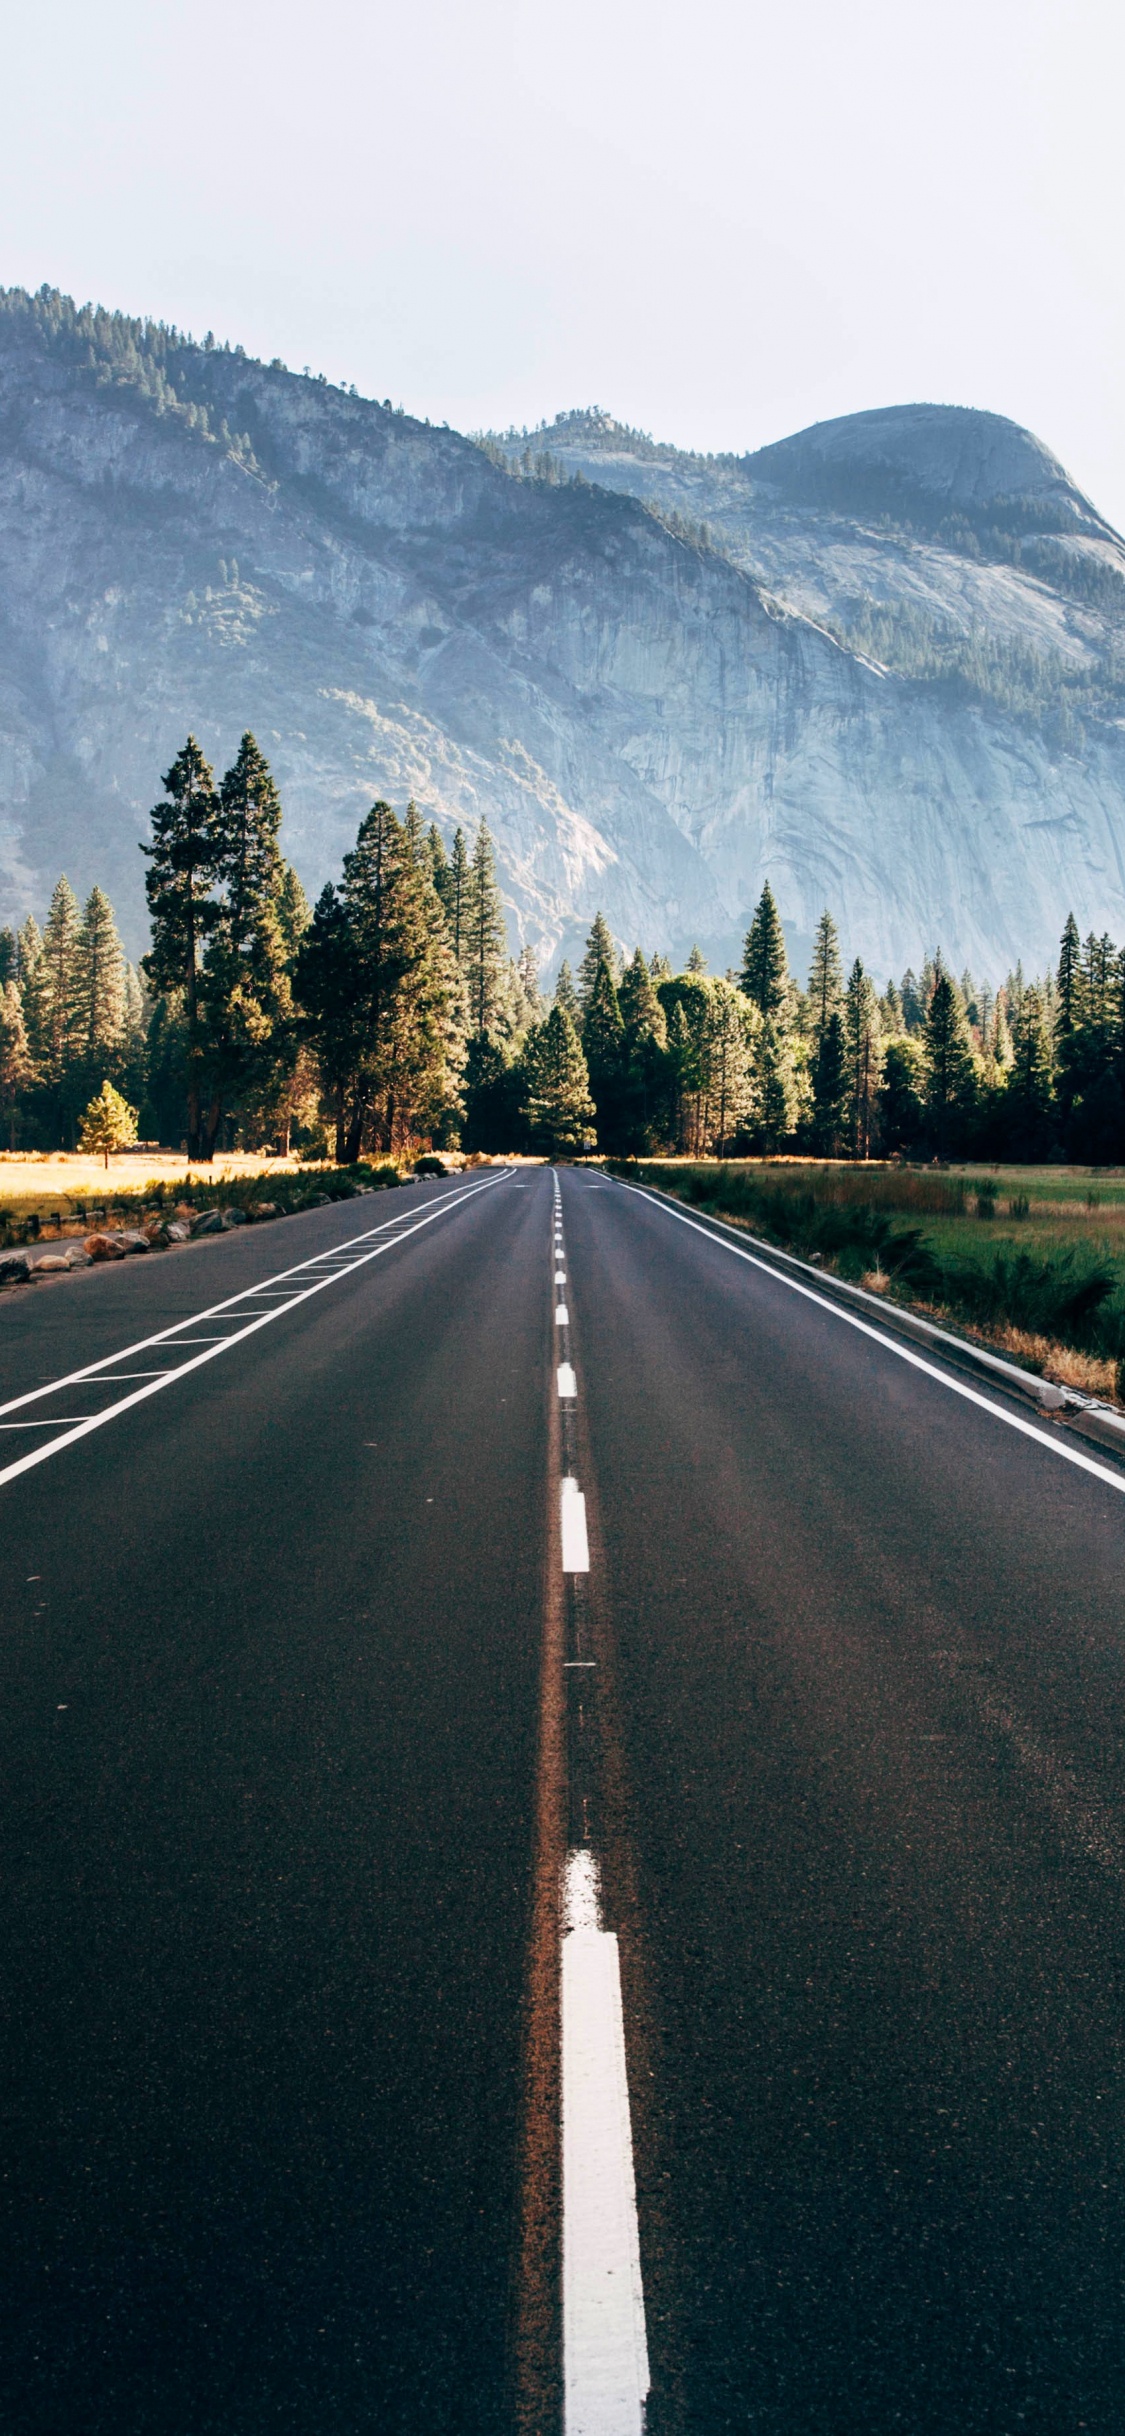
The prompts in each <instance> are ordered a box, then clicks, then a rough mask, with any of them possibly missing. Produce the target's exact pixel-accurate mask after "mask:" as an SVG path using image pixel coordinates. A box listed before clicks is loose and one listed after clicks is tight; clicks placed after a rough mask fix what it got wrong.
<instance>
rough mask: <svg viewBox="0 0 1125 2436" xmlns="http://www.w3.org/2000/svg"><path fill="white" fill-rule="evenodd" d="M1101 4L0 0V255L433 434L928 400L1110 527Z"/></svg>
mask: <svg viewBox="0 0 1125 2436" xmlns="http://www.w3.org/2000/svg"><path fill="white" fill-rule="evenodd" d="M1123 24H1125V21H1123V17H1122V12H1121V9H1120V7H1119V6H1111V5H1109V4H1108V0H1069V4H1068V5H1063V4H1062V0H1019V4H1018V5H1017V4H1016V0H941V5H935V4H933V0H914V4H913V5H912V4H911V0H899V4H898V5H889V4H888V0H854V4H853V5H851V6H848V5H846V4H844V0H779V4H778V5H776V6H770V7H765V6H762V5H761V4H760V0H751V4H750V5H744V6H736V5H733V4H732V0H692V5H691V6H690V7H689V6H686V5H671V4H670V0H646V4H645V5H641V4H640V0H572V5H571V6H570V7H569V8H568V9H567V10H565V11H563V10H559V9H557V8H552V9H548V8H546V7H543V6H538V5H529V4H528V0H475V5H473V6H466V5H465V4H464V0H457V4H454V0H400V4H399V5H394V6H390V5H387V0H370V4H368V5H359V4H358V0H318V4H317V5H315V6H313V5H307V4H306V0H222V4H221V5H220V4H219V0H190V5H189V4H186V0H38V5H37V6H36V7H34V8H28V7H27V6H26V0H19V5H15V4H14V0H0V29H2V35H3V48H2V51H0V59H2V63H3V74H2V86H0V281H3V282H5V283H8V284H12V283H18V284H22V285H26V286H38V285H39V283H40V282H41V281H42V280H44V279H46V280H49V281H50V282H52V283H53V284H55V285H58V286H60V287H62V288H65V289H67V290H69V291H70V292H71V293H72V294H74V295H75V296H77V297H78V298H80V299H85V298H87V297H95V298H98V299H99V300H101V301H102V302H104V303H106V304H112V305H118V306H120V307H122V308H123V309H126V310H129V311H132V312H141V313H151V314H153V315H156V316H158V317H163V318H164V319H166V320H171V321H176V322H178V323H179V324H180V325H181V327H187V328H191V329H193V330H194V331H195V332H196V333H197V334H202V332H203V331H205V330H206V329H208V328H211V329H213V330H214V331H215V333H216V335H217V336H219V337H220V338H223V337H226V338H230V339H231V340H232V341H233V340H241V341H242V343H243V344H244V345H245V346H246V347H247V349H248V350H249V351H250V352H251V353H253V354H260V355H264V356H267V357H268V356H272V355H280V356H282V357H284V358H285V360H286V361H287V362H288V363H289V364H291V365H292V366H294V367H295V368H297V369H300V368H301V367H302V366H303V365H305V364H308V365H309V366H310V367H311V368H312V369H313V370H314V371H324V372H326V373H327V374H328V375H329V377H330V378H332V379H334V380H341V381H352V380H354V381H355V382H356V384H357V386H358V387H359V388H360V389H361V390H363V391H365V392H366V393H368V394H370V395H372V396H376V397H380V398H381V397H385V396H388V395H389V396H390V397H392V398H393V399H394V401H395V402H396V403H398V402H399V401H401V402H402V403H403V404H404V405H405V406H407V407H408V408H409V409H410V410H411V411H412V412H415V413H418V414H428V415H430V416H431V417H432V418H434V419H435V420H437V421H442V420H446V419H447V420H448V421H450V422H451V423H454V424H457V425H459V426H460V427H462V428H471V427H476V426H479V425H486V424H507V423H509V422H516V423H524V422H529V423H531V422H536V421H538V419H539V418H540V417H541V416H543V415H551V414H553V413H555V411H556V410H557V409H559V408H561V407H568V406H574V405H587V404H591V403H593V402H597V403H599V404H601V405H604V406H607V407H610V408H611V409H612V410H613V411H614V413H616V414H618V415H620V416H622V417H623V418H625V419H626V420H628V421H630V422H634V423H639V424H640V425H642V427H643V428H645V429H647V430H650V431H653V432H655V433H657V434H658V435H660V436H662V437H667V438H671V439H675V440H677V441H679V442H681V443H682V444H684V445H687V446H695V447H702V448H735V449H743V448H749V447H755V446H757V445H759V444H760V443H761V442H763V441H766V440H770V439H775V438H777V437H779V436H780V435H781V434H782V433H784V432H787V431H792V430H796V429H798V428H800V426H801V425H803V424H806V423H810V422H814V421H817V420H819V419H820V418H821V417H823V416H827V415H834V414H842V413H846V412H849V411H851V410H853V409H857V408H861V407H865V406H878V405H884V404H887V403H890V402H892V401H897V400H904V399H910V398H937V399H943V400H947V401H951V402H955V403H957V404H962V405H977V406H989V407H992V408H994V409H996V410H998V411H999V412H1001V413H1004V414H1010V415H1013V416H1015V417H1016V418H1017V419H1018V420H1019V421H1021V422H1025V423H1028V424H1030V425H1031V427H1032V428H1033V429H1034V430H1036V431H1037V432H1038V433H1039V434H1040V436H1041V437H1042V438H1043V439H1045V440H1046V441H1047V442H1048V443H1049V444H1050V445H1051V446H1052V447H1053V448H1054V449H1055V450H1056V451H1057V453H1058V454H1059V455H1060V456H1061V457H1062V458H1063V460H1064V462H1065V463H1066V464H1067V465H1068V466H1069V468H1070V470H1071V471H1072V472H1073V473H1074V474H1075V476H1076V477H1077V479H1078V480H1079V481H1080V482H1081V483H1082V484H1083V485H1084V487H1085V488H1087V489H1088V490H1089V491H1090V492H1091V493H1092V494H1093V496H1094V498H1095V499H1096V501H1097V503H1098V505H1099V506H1100V507H1101V508H1102V510H1103V512H1104V513H1106V514H1108V515H1109V516H1111V517H1112V518H1113V520H1114V521H1115V522H1116V523H1117V524H1118V525H1125V425H1123V418H1122V390H1123V374H1125V287H1123V280H1122V269H1121V249H1122V221H1123V212H1122V192H1121V189H1122V143H1121V135H1120V126H1119V115H1120V97H1121V91H1122V66H1123V64H1125V62H1123V56H1122V54H1123V50H1125V33H1123Z"/></svg>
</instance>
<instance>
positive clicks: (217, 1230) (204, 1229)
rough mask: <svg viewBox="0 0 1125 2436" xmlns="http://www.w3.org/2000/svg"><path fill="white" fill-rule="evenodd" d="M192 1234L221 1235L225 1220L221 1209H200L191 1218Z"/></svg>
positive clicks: (224, 1230) (224, 1228)
mask: <svg viewBox="0 0 1125 2436" xmlns="http://www.w3.org/2000/svg"><path fill="white" fill-rule="evenodd" d="M191 1231H192V1235H193V1236H195V1235H223V1234H225V1233H226V1220H225V1218H224V1217H223V1213H222V1211H221V1210H200V1211H199V1212H198V1214H197V1215H196V1216H195V1217H194V1218H193V1220H192V1226H191Z"/></svg>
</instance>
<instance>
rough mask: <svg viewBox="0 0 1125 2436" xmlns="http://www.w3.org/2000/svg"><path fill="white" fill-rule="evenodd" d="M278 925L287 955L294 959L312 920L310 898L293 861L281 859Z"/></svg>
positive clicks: (278, 884) (278, 886)
mask: <svg viewBox="0 0 1125 2436" xmlns="http://www.w3.org/2000/svg"><path fill="white" fill-rule="evenodd" d="M274 908H275V912H276V916H277V927H278V929H279V931H280V932H281V944H282V947H283V948H284V950H285V954H286V957H287V958H288V959H289V960H290V962H291V961H292V959H293V957H294V956H295V955H296V953H297V950H298V948H299V947H300V944H301V941H302V939H303V938H304V935H305V932H306V931H307V929H308V927H309V923H310V922H311V920H312V913H311V910H310V907H309V900H308V898H307V896H306V895H305V892H304V889H303V888H302V886H301V883H300V880H299V879H298V877H297V874H296V872H295V871H294V869H293V865H292V863H287V862H285V860H284V858H283V859H282V861H281V864H280V868H279V873H278V881H277V890H276V894H275V897H274Z"/></svg>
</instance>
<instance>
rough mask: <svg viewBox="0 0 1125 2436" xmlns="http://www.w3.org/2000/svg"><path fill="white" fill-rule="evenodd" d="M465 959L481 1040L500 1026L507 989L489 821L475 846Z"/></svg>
mask: <svg viewBox="0 0 1125 2436" xmlns="http://www.w3.org/2000/svg"><path fill="white" fill-rule="evenodd" d="M463 937H464V944H463V948H462V962H463V964H464V967H465V980H466V985H467V988H468V993H469V1024H470V1028H471V1030H472V1032H473V1033H474V1035H475V1036H476V1038H477V1039H478V1040H483V1039H485V1038H486V1037H487V1036H489V1035H491V1034H492V1033H493V1032H494V1031H495V1030H496V1029H497V1027H498V1024H499V1019H500V1016H501V1012H502V1006H503V1000H504V997H505V989H504V979H505V976H504V961H505V958H504V950H505V947H506V944H507V929H506V925H505V922H504V906H503V900H502V898H501V895H500V890H499V888H498V886H497V882H496V856H495V854H494V852H493V846H492V839H491V837H490V836H489V833H488V824H487V822H486V821H483V820H482V822H481V824H480V828H479V829H478V831H477V837H476V844H475V846H474V847H473V860H472V867H471V870H470V873H469V887H468V901H467V904H466V907H465V922H464V934H463Z"/></svg>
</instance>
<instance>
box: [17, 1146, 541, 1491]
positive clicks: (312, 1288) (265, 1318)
mask: <svg viewBox="0 0 1125 2436" xmlns="http://www.w3.org/2000/svg"><path fill="white" fill-rule="evenodd" d="M506 1181H507V1178H506V1177H505V1176H503V1175H500V1176H490V1177H489V1179H488V1182H487V1183H486V1184H476V1185H474V1186H473V1187H472V1189H471V1191H469V1192H467V1193H457V1194H448V1195H446V1196H445V1197H444V1198H443V1199H442V1200H440V1201H438V1202H437V1203H436V1205H435V1206H433V1207H431V1208H430V1209H429V1210H428V1211H427V1214H426V1216H425V1217H424V1218H419V1219H417V1220H416V1221H415V1223H414V1225H413V1226H408V1227H403V1228H402V1230H401V1232H400V1233H399V1234H397V1235H393V1236H388V1237H387V1239H386V1241H385V1242H383V1243H378V1244H376V1245H375V1247H374V1249H373V1250H372V1251H370V1252H361V1253H360V1254H359V1255H358V1256H357V1258H356V1259H355V1260H354V1261H353V1263H352V1265H351V1268H349V1269H347V1270H345V1271H340V1270H336V1271H334V1272H333V1274H332V1275H331V1276H330V1277H318V1278H316V1279H314V1282H313V1283H312V1285H307V1286H302V1287H300V1288H299V1289H298V1291H297V1292H296V1293H295V1294H293V1295H292V1296H291V1298H290V1300H289V1301H288V1302H286V1303H280V1304H275V1305H274V1307H273V1308H272V1309H271V1310H268V1311H261V1312H259V1313H258V1314H257V1316H256V1317H255V1318H254V1319H252V1320H250V1321H249V1322H248V1324H247V1325H246V1326H245V1327H244V1328H239V1329H237V1330H236V1332H235V1334H234V1335H233V1336H219V1337H194V1338H193V1337H184V1336H178V1335H177V1334H176V1331H175V1329H165V1330H164V1332H163V1334H162V1335H160V1336H150V1337H144V1338H143V1339H142V1340H141V1341H140V1342H139V1343H138V1344H136V1345H126V1346H124V1347H123V1348H122V1349H121V1351H120V1352H118V1353H115V1354H106V1355H104V1356H103V1359H102V1361H101V1362H91V1363H90V1364H89V1365H88V1367H87V1368H86V1369H85V1370H75V1371H71V1373H70V1374H69V1376H68V1377H67V1378H65V1379H52V1380H51V1381H49V1382H48V1384H47V1385H46V1386H44V1387H36V1388H33V1389H32V1391H31V1393H30V1394H29V1395H24V1396H14V1397H13V1398H12V1400H11V1402H10V1403H9V1404H4V1405H0V1412H9V1413H10V1412H15V1411H16V1410H17V1409H18V1407H19V1406H20V1405H23V1404H34V1403H35V1402H36V1400H37V1398H40V1397H42V1396H49V1395H54V1394H55V1393H56V1392H57V1391H58V1390H59V1389H60V1388H63V1387H69V1386H71V1385H72V1384H73V1383H74V1382H75V1381H76V1380H78V1379H82V1380H84V1381H85V1382H86V1383H87V1384H88V1385H91V1386H96V1385H97V1383H98V1376H99V1373H100V1372H102V1371H103V1370H104V1369H105V1368H106V1366H107V1364H109V1363H111V1362H120V1361H122V1360H124V1359H125V1357H126V1356H127V1355H129V1354H132V1353H141V1352H147V1351H148V1349H149V1347H150V1346H154V1345H173V1346H178V1345H190V1344H197V1345H203V1346H205V1347H206V1351H205V1352H203V1353H197V1354H195V1355H194V1356H193V1358H192V1360H191V1361H190V1362H178V1363H177V1364H176V1366H175V1368H174V1369H172V1370H163V1371H160V1372H158V1373H157V1374H156V1375H155V1376H154V1377H153V1378H151V1379H150V1380H149V1381H148V1382H147V1384H146V1385H145V1386H144V1387H137V1388H134V1390H133V1393H132V1395H131V1396H122V1397H121V1398H120V1399H119V1401H118V1402H117V1403H116V1404H107V1405H106V1408H105V1410H104V1412H100V1413H92V1414H90V1415H89V1416H88V1418H87V1419H86V1420H84V1421H80V1422H79V1423H77V1425H76V1426H75V1427H74V1428H73V1429H71V1428H67V1429H66V1430H65V1435H64V1436H63V1437H61V1438H52V1440H51V1442H50V1445H49V1446H41V1447H37V1448H36V1449H35V1451H34V1452H33V1453H32V1454H30V1455H21V1456H20V1458H19V1460H18V1462H16V1463H9V1464H7V1465H6V1466H5V1468H4V1470H3V1471H0V1488H2V1487H3V1486H4V1484H5V1482H6V1481H9V1480H16V1479H18V1477H19V1475H20V1473H21V1472H31V1471H34V1469H35V1467H36V1465H37V1464H40V1463H48V1462H49V1461H50V1459H51V1457H52V1455H57V1454H58V1453H59V1452H60V1450H61V1448H63V1447H64V1446H73V1445H74V1442H75V1440H76V1439H77V1438H87V1437H89V1435H90V1433H91V1431H93V1430H96V1429H103V1428H104V1427H105V1424H106V1422H107V1421H115V1420H116V1419H117V1417H118V1415H119V1414H120V1413H125V1412H129V1411H131V1410H132V1407H133V1406H134V1405H135V1404H143V1403H144V1402H145V1401H146V1399H147V1398H148V1397H149V1396H158V1395H160V1394H161V1393H162V1392H163V1390H164V1388H166V1387H170V1386H171V1385H172V1383H173V1381H174V1380H176V1379H182V1378H185V1377H186V1376H187V1374H188V1372H189V1371H193V1370H201V1369H202V1368H203V1367H204V1365H205V1364H206V1363H207V1362H215V1361H218V1359H219V1356H220V1355H221V1354H223V1353H225V1351H226V1349H227V1347H228V1345H241V1344H243V1343H244V1342H245V1340H246V1338H247V1337H251V1336H256V1335H257V1334H258V1331H259V1329H261V1328H268V1327H269V1326H270V1323H271V1321H273V1320H275V1319H280V1318H281V1316H282V1313H283V1312H286V1311H293V1310H295V1309H296V1308H297V1306H298V1305H299V1304H301V1303H307V1302H310V1301H311V1299H312V1297H313V1296H314V1295H315V1294H323V1292H324V1290H325V1288H326V1287H327V1286H334V1285H335V1284H336V1283H337V1281H338V1279H339V1277H340V1276H341V1275H345V1276H348V1277H351V1276H353V1275H354V1273H355V1271H356V1270H357V1269H362V1268H364V1267H365V1266H366V1265H367V1263H368V1262H369V1261H372V1260H378V1259H379V1257H380V1255H381V1253H383V1252H389V1251H390V1250H391V1249H392V1247H393V1245H394V1244H396V1243H404V1242H405V1241H406V1238H407V1237H408V1236H410V1235H415V1234H417V1233H418V1231H419V1229H420V1228H422V1227H424V1226H429V1225H430V1224H431V1223H432V1221H433V1220H434V1219H435V1218H440V1217H442V1216H443V1215H444V1213H445V1212H446V1211H447V1210H450V1209H456V1208H457V1207H458V1206H459V1205H460V1204H462V1203H463V1202H465V1201H472V1200H475V1198H476V1195H477V1194H478V1193H482V1192H489V1191H491V1190H493V1189H494V1187H495V1186H496V1185H497V1184H503V1183H505V1182H506ZM396 1223H397V1221H396ZM381 1232H382V1229H381V1228H378V1229H377V1228H372V1229H371V1233H372V1234H373V1233H381ZM354 1240H355V1241H356V1242H357V1243H365V1242H369V1241H370V1234H369V1235H366V1236H364V1235H359V1236H356V1237H355V1239H354ZM313 1265H314V1264H313V1263H312V1262H310V1261H300V1262H298V1263H297V1264H296V1266H295V1267H294V1268H293V1269H291V1270H290V1271H289V1275H290V1276H292V1277H297V1276H299V1275H300V1274H301V1273H302V1272H303V1271H304V1270H306V1269H308V1268H310V1267H312V1266H313ZM245 1299H246V1297H245V1295H237V1294H236V1295H231V1296H230V1297H229V1298H228V1303H238V1302H243V1301H244V1300H245ZM228 1303H217V1304H216V1305H215V1307H214V1310H213V1311H201V1312H197V1313H196V1314H195V1317H196V1318H197V1319H212V1318H218V1317H219V1316H220V1314H221V1313H222V1312H223V1311H225V1310H226V1309H227V1308H228ZM178 1325H179V1326H180V1327H190V1326H191V1325H192V1323H191V1321H188V1320H181V1321H180V1322H179V1323H178Z"/></svg>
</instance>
